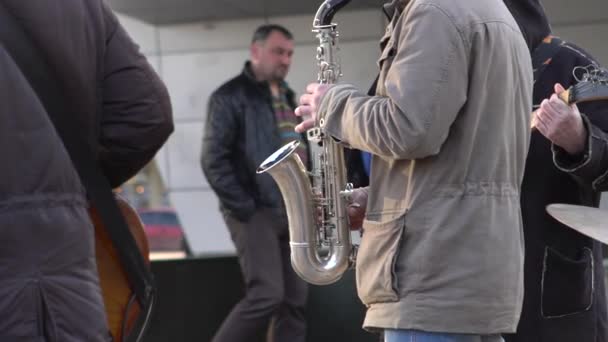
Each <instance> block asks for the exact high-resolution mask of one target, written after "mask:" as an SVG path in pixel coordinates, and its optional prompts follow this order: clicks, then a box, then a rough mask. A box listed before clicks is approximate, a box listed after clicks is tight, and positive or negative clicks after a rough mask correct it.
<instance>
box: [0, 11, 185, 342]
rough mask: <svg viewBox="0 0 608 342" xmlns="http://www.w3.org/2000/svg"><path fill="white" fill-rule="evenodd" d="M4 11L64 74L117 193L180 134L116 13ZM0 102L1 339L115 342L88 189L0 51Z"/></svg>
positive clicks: (61, 83) (64, 86)
mask: <svg viewBox="0 0 608 342" xmlns="http://www.w3.org/2000/svg"><path fill="white" fill-rule="evenodd" d="M3 3H4V4H5V5H6V6H7V8H8V10H9V11H10V12H11V14H12V15H14V16H15V17H16V18H17V19H18V21H19V22H20V23H21V24H22V25H23V26H24V28H25V30H26V31H27V33H28V34H29V35H30V36H31V37H32V40H33V41H34V43H35V44H36V45H37V46H38V48H39V50H38V52H37V53H40V54H41V55H42V57H43V58H45V59H46V60H47V61H48V63H49V65H50V66H51V67H52V69H53V73H54V74H55V75H57V82H56V83H55V84H53V86H55V87H60V88H61V90H62V92H63V93H65V94H67V97H69V98H68V99H67V101H66V102H67V103H66V106H67V107H68V108H69V111H70V112H71V113H74V116H73V120H74V121H75V122H76V124H77V126H78V127H79V133H80V134H82V135H83V136H86V137H87V141H88V143H89V146H88V147H89V148H90V150H91V151H92V153H93V154H95V155H98V156H99V157H100V163H101V165H102V167H103V171H104V173H105V175H106V176H107V177H108V178H109V179H110V181H111V183H112V185H113V186H117V185H119V184H121V183H122V182H124V181H125V180H127V179H129V178H130V177H132V176H133V175H134V174H135V173H136V172H137V171H138V170H139V169H140V168H142V167H143V166H144V165H145V164H146V163H147V162H148V161H149V160H150V159H151V158H152V157H153V156H154V154H155V153H156V152H157V150H158V149H159V148H160V146H161V145H162V144H163V143H164V142H165V140H166V139H167V137H168V135H169V134H170V133H171V131H172V129H173V126H172V121H171V109H170V103H169V97H168V94H167V92H166V89H165V88H164V86H163V85H162V83H161V81H160V80H159V78H158V77H157V75H156V74H155V73H154V72H153V71H152V69H151V68H150V66H149V65H148V63H147V62H146V60H145V58H144V57H143V56H142V55H141V54H140V53H139V52H138V47H137V46H136V45H135V44H134V43H133V42H132V41H131V40H130V38H129V37H128V35H127V34H126V32H125V31H124V29H123V28H122V27H121V26H120V25H119V23H118V21H117V19H116V17H115V16H114V15H113V14H112V12H111V11H110V10H109V8H108V7H107V6H106V5H105V4H104V2H103V1H101V0H86V1H85V0H63V1H51V0H43V1H22V0H6V1H3ZM3 24H5V23H0V25H3ZM0 94H2V95H1V96H2V101H0V155H2V158H3V161H4V163H3V165H4V166H3V167H2V168H1V169H0V243H1V245H2V247H1V248H0V341H40V340H44V341H50V342H55V341H60V342H77V341H78V342H81V341H92V342H96V341H107V340H108V331H107V327H106V320H105V312H104V308H103V302H102V298H101V293H100V287H99V280H98V275H97V268H96V264H95V251H94V235H93V233H94V232H93V227H92V224H91V222H90V219H89V217H88V213H87V207H88V203H87V200H86V195H85V192H84V190H83V187H82V185H81V183H80V181H79V179H78V177H77V175H76V172H75V171H74V168H73V166H72V163H71V160H70V159H69V156H68V155H67V153H66V150H65V148H64V146H63V145H62V142H61V141H60V139H59V138H58V136H57V134H56V133H55V130H54V127H53V126H52V124H51V122H50V121H49V119H48V116H47V113H46V111H45V109H44V108H43V106H42V105H41V103H40V102H39V100H38V97H37V95H36V94H35V93H34V91H33V90H32V88H31V87H30V85H29V84H28V82H27V81H26V80H25V78H24V75H23V73H22V72H21V70H20V69H19V68H18V67H17V65H16V64H15V62H14V60H13V59H12V57H10V56H9V55H8V54H7V51H6V50H5V48H4V46H3V45H0Z"/></svg>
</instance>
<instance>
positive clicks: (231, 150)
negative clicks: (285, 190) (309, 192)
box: [201, 63, 306, 221]
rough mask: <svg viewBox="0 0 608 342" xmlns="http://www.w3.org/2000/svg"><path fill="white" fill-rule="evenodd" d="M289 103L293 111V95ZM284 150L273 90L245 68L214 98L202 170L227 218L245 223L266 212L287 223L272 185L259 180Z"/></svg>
mask: <svg viewBox="0 0 608 342" xmlns="http://www.w3.org/2000/svg"><path fill="white" fill-rule="evenodd" d="M287 98H288V102H289V104H290V106H291V107H292V108H295V102H294V93H293V92H292V91H291V90H289V91H288V94H287ZM301 140H302V141H305V140H306V139H301ZM281 146H282V141H281V137H280V136H279V131H278V127H277V124H276V117H275V112H274V109H273V107H272V95H271V93H270V87H269V85H268V83H267V82H259V81H257V80H256V79H255V77H254V75H253V73H252V71H251V66H250V64H249V63H246V64H245V67H244V68H243V71H242V73H241V74H240V75H238V76H236V77H235V78H233V79H231V80H229V81H228V82H226V83H224V84H223V85H222V86H220V87H219V88H218V89H217V90H216V91H215V92H214V93H213V94H212V95H211V98H210V99H209V105H208V110H207V120H206V125H205V131H204V137H203V147H202V153H201V166H202V168H203V172H204V173H205V176H206V177H207V181H208V182H209V185H210V186H211V187H212V188H213V190H214V191H215V193H216V194H217V196H218V197H219V200H220V208H221V210H222V211H223V212H224V213H225V214H228V215H231V216H233V217H235V218H237V219H239V220H241V221H247V220H248V219H249V218H250V217H251V216H252V215H253V213H254V211H255V210H256V208H262V207H264V208H275V209H276V212H277V215H279V216H282V217H285V213H284V209H283V208H284V206H283V199H282V196H281V192H280V191H279V189H278V187H277V185H276V183H275V182H274V180H273V179H272V178H271V176H270V175H268V174H262V175H258V174H256V170H257V168H258V166H260V164H261V163H262V162H263V161H264V160H266V158H268V157H269V156H270V155H271V154H272V153H274V152H275V151H276V150H278V149H279V148H280V147H281Z"/></svg>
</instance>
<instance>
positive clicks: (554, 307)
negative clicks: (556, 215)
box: [506, 44, 608, 342]
mask: <svg viewBox="0 0 608 342" xmlns="http://www.w3.org/2000/svg"><path fill="white" fill-rule="evenodd" d="M592 62H593V60H592V58H591V57H589V55H588V54H587V53H586V52H585V51H584V50H582V49H580V48H579V47H577V46H575V45H573V44H567V45H565V46H563V47H562V48H561V49H560V51H559V52H558V53H557V54H556V55H555V57H554V58H553V61H552V62H551V64H550V65H549V66H548V67H547V68H546V69H545V71H544V73H543V74H542V75H541V76H540V78H539V80H538V81H537V82H536V85H535V91H534V101H535V102H534V103H535V104H540V102H541V101H542V100H543V99H544V98H547V97H549V96H550V95H551V94H552V93H553V85H554V84H555V83H561V84H562V85H564V86H565V87H568V86H570V85H572V84H574V83H575V82H576V80H575V79H574V77H573V75H572V70H573V69H574V68H575V67H577V66H587V65H589V64H591V63H592ZM579 110H580V111H581V113H583V115H584V122H585V126H586V128H587V130H588V132H589V139H588V142H587V147H586V151H585V152H584V153H583V154H582V155H580V156H568V154H567V153H566V152H565V151H564V150H562V149H560V148H558V147H556V146H553V148H552V145H551V142H550V141H548V140H547V139H546V138H545V137H544V136H543V135H542V134H540V133H539V132H538V131H536V130H534V131H533V132H532V138H531V143H530V151H529V154H528V159H527V161H526V172H525V175H524V181H523V185H522V199H521V203H522V215H523V221H524V238H525V244H526V249H525V250H526V256H525V276H524V279H525V282H524V283H525V292H524V307H523V312H522V316H521V319H520V322H519V326H518V330H517V334H516V335H513V336H506V340H507V342H529V341H538V342H544V341H547V342H549V341H550V342H572V341H581V342H606V341H608V322H607V315H606V292H605V291H606V290H605V285H604V266H603V254H602V244H601V243H599V242H597V241H595V240H592V239H590V238H588V237H586V236H584V235H582V234H579V233H578V232H576V231H575V230H573V229H570V228H568V227H566V226H564V225H562V224H560V223H559V222H557V221H556V220H555V219H553V218H552V217H551V216H549V214H547V212H546V210H545V208H546V206H547V205H549V204H551V203H570V204H577V205H584V206H592V207H597V206H598V205H599V200H600V192H601V191H606V190H608V182H606V180H605V179H601V176H602V175H603V174H605V172H606V171H607V170H608V136H607V135H606V132H608V102H607V101H600V102H588V103H586V104H580V105H579Z"/></svg>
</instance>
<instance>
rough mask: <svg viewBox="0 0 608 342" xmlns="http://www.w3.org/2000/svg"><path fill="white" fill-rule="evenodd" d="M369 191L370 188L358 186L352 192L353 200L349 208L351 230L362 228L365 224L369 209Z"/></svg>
mask: <svg viewBox="0 0 608 342" xmlns="http://www.w3.org/2000/svg"><path fill="white" fill-rule="evenodd" d="M368 191H369V188H357V189H355V190H353V193H352V194H351V201H350V203H349V204H348V208H347V210H348V219H349V222H350V229H351V230H357V229H361V228H362V226H363V219H364V218H365V210H366V209H367V194H368Z"/></svg>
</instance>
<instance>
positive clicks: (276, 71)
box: [251, 31, 294, 81]
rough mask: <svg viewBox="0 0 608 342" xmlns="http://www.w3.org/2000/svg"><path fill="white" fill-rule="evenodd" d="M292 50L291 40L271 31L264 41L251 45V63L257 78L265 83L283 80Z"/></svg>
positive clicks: (289, 63) (287, 69)
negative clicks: (254, 67) (255, 70)
mask: <svg viewBox="0 0 608 342" xmlns="http://www.w3.org/2000/svg"><path fill="white" fill-rule="evenodd" d="M293 48H294V44H293V40H291V39H288V38H287V37H285V36H284V35H283V34H282V33H281V32H278V31H272V32H271V33H270V35H268V38H267V39H266V41H262V42H255V43H253V44H252V46H251V61H252V62H253V63H254V65H256V69H257V72H258V74H259V75H257V76H258V77H261V78H263V79H264V80H266V81H280V80H283V79H285V77H286V76H287V72H288V71H289V66H290V65H291V57H292V56H293Z"/></svg>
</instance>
